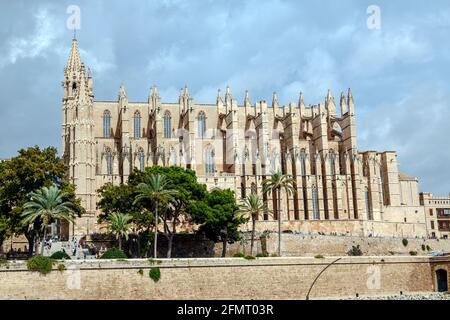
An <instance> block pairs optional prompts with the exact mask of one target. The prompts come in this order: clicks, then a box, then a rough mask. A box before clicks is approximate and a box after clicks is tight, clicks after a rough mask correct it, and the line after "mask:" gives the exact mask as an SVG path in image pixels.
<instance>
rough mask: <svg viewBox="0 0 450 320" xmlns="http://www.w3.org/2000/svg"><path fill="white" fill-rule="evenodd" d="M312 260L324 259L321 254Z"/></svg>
mask: <svg viewBox="0 0 450 320" xmlns="http://www.w3.org/2000/svg"><path fill="white" fill-rule="evenodd" d="M314 258H316V259H325V257H324V256H323V255H321V254H318V255H315V256H314Z"/></svg>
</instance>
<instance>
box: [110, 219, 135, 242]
mask: <svg viewBox="0 0 450 320" xmlns="http://www.w3.org/2000/svg"><path fill="white" fill-rule="evenodd" d="M132 218H133V217H132V216H131V215H129V214H123V213H112V214H111V215H110V216H109V217H108V220H109V223H110V225H109V227H108V229H109V231H111V233H112V234H114V235H115V236H116V238H117V239H118V240H119V249H120V250H122V238H123V237H125V240H128V234H129V233H130V231H131V229H132V227H133V223H132V222H130V220H131V219H132Z"/></svg>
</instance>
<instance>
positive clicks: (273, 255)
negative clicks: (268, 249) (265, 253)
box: [270, 253, 278, 258]
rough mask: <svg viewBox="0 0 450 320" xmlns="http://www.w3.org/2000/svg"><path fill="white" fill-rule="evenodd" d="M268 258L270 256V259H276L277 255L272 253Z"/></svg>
mask: <svg viewBox="0 0 450 320" xmlns="http://www.w3.org/2000/svg"><path fill="white" fill-rule="evenodd" d="M270 256H271V257H272V258H276V257H278V255H277V254H276V253H272V254H271V255H270Z"/></svg>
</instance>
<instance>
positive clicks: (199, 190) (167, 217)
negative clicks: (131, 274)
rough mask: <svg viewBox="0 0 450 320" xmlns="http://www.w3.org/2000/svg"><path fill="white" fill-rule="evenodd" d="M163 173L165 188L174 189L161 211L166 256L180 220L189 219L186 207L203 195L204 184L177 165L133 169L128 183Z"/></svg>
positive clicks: (189, 171)
mask: <svg viewBox="0 0 450 320" xmlns="http://www.w3.org/2000/svg"><path fill="white" fill-rule="evenodd" d="M158 174H159V175H163V176H165V177H166V181H167V184H166V188H167V189H169V190H175V191H176V192H175V193H173V194H172V195H171V197H170V200H169V203H168V205H166V206H165V207H164V208H163V210H162V212H161V215H160V216H161V220H162V222H163V234H164V236H165V237H166V239H167V242H168V245H167V258H170V257H171V256H172V247H173V238H174V236H175V234H176V233H177V226H178V224H179V223H180V221H181V220H182V219H183V220H184V221H189V220H190V217H189V214H188V213H187V211H186V207H187V205H188V204H189V203H191V202H192V201H196V200H200V199H202V198H203V197H204V196H205V193H206V186H205V185H204V184H200V183H198V182H197V176H196V175H195V172H194V171H193V170H191V169H184V168H182V167H178V166H170V167H160V166H154V167H148V168H146V170H145V172H142V171H138V170H135V171H134V172H133V173H132V174H131V175H130V178H129V183H130V184H135V185H136V184H139V183H140V182H143V180H144V177H145V176H152V175H158Z"/></svg>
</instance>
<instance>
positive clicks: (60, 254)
mask: <svg viewBox="0 0 450 320" xmlns="http://www.w3.org/2000/svg"><path fill="white" fill-rule="evenodd" d="M50 259H54V260H62V259H66V260H70V256H69V255H68V254H67V253H65V252H62V251H56V252H55V253H53V254H52V255H51V256H50Z"/></svg>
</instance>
